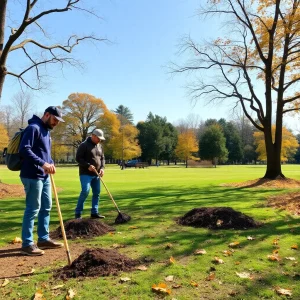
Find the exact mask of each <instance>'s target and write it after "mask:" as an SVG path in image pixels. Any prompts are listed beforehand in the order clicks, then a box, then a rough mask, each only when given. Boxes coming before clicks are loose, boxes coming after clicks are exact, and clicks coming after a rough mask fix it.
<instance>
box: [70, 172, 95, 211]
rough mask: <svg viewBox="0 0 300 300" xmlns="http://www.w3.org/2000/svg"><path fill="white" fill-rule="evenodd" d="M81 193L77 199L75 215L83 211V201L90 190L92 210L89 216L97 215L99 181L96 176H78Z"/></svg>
mask: <svg viewBox="0 0 300 300" xmlns="http://www.w3.org/2000/svg"><path fill="white" fill-rule="evenodd" d="M79 179H80V183H81V192H80V195H79V197H78V201H77V206H76V209H75V214H78V215H79V214H81V213H82V211H83V205H84V201H85V200H86V198H87V196H88V195H89V192H90V189H91V188H92V192H93V196H92V209H91V214H97V213H98V205H99V199H100V179H99V177H98V176H90V175H80V176H79Z"/></svg>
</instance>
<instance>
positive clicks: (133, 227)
mask: <svg viewBox="0 0 300 300" xmlns="http://www.w3.org/2000/svg"><path fill="white" fill-rule="evenodd" d="M128 228H129V229H138V227H137V226H129V227H128Z"/></svg>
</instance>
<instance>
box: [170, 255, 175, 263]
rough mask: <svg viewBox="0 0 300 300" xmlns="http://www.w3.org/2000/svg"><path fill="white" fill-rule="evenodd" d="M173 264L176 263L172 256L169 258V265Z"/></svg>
mask: <svg viewBox="0 0 300 300" xmlns="http://www.w3.org/2000/svg"><path fill="white" fill-rule="evenodd" d="M175 262H176V260H175V258H174V257H173V256H171V257H170V263H171V264H175Z"/></svg>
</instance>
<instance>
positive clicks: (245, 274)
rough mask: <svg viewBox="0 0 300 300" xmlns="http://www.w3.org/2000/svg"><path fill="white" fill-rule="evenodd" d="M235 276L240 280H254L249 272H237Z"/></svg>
mask: <svg viewBox="0 0 300 300" xmlns="http://www.w3.org/2000/svg"><path fill="white" fill-rule="evenodd" d="M235 274H236V275H237V276H239V277H240V278H247V279H253V276H252V275H251V274H250V273H248V272H242V273H238V272H235Z"/></svg>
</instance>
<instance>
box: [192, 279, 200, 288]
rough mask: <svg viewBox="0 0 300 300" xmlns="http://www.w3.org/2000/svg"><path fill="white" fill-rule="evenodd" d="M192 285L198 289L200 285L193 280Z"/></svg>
mask: <svg viewBox="0 0 300 300" xmlns="http://www.w3.org/2000/svg"><path fill="white" fill-rule="evenodd" d="M191 285H192V286H194V287H197V286H198V285H199V284H198V283H197V282H196V281H193V280H192V281H191Z"/></svg>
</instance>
